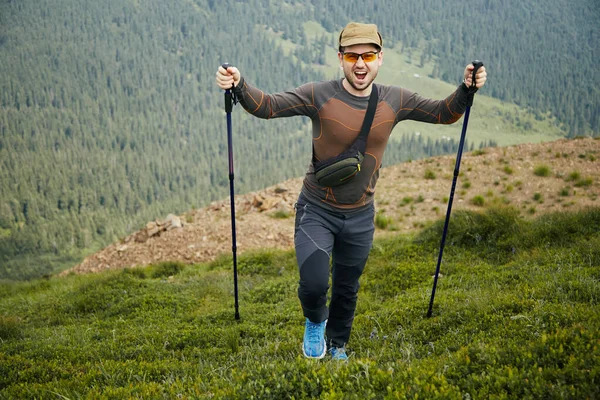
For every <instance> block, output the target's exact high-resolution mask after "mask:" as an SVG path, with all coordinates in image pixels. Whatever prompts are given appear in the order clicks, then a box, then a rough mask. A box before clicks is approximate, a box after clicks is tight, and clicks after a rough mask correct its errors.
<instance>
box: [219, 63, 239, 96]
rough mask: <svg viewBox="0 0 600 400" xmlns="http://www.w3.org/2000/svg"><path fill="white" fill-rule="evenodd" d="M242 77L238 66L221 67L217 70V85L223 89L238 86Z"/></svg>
mask: <svg viewBox="0 0 600 400" xmlns="http://www.w3.org/2000/svg"><path fill="white" fill-rule="evenodd" d="M240 79H241V75H240V71H239V70H238V69H237V68H236V67H229V68H227V69H225V68H223V67H219V69H218V70H217V86H219V87H220V88H221V89H223V90H227V89H231V87H232V86H237V85H238V83H240Z"/></svg>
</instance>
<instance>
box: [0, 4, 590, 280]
mask: <svg viewBox="0 0 600 400" xmlns="http://www.w3.org/2000/svg"><path fill="white" fill-rule="evenodd" d="M432 10H433V11H432ZM350 19H360V20H370V21H372V22H375V23H377V24H378V25H379V27H380V29H381V31H382V33H383V35H384V37H385V45H386V47H387V48H388V49H389V51H388V55H387V56H386V57H387V58H386V60H387V61H386V65H385V68H384V70H383V71H382V76H381V80H382V82H389V83H392V82H393V83H395V84H400V85H406V86H409V87H411V88H412V89H414V90H417V91H421V92H422V93H423V94H428V93H431V95H432V96H437V95H438V94H442V93H443V94H444V95H445V94H446V91H447V90H450V89H451V88H453V87H454V86H455V85H456V83H458V82H459V81H460V79H461V77H460V74H461V72H462V69H463V68H464V65H466V64H467V63H468V62H470V61H471V60H472V59H473V58H481V59H482V60H484V61H485V62H486V65H488V67H489V70H490V79H489V85H488V86H487V88H486V90H485V91H482V92H481V93H480V95H478V96H480V97H478V103H477V106H476V107H478V112H477V118H474V119H473V126H472V127H470V134H472V135H473V136H472V139H473V141H471V142H470V147H471V146H477V145H478V141H480V140H484V141H486V144H490V143H492V144H493V143H497V144H509V143H517V142H524V141H541V140H546V139H548V140H550V139H552V138H555V137H556V135H561V134H562V135H569V136H575V135H588V134H591V135H597V134H598V132H599V130H598V126H599V112H598V86H597V82H600V79H598V78H599V77H598V69H597V63H596V62H595V60H596V59H597V58H598V57H597V54H598V47H597V45H596V43H598V30H597V29H596V25H597V21H598V8H597V7H596V6H595V3H594V2H593V1H589V0H588V1H583V2H577V3H575V4H571V3H568V2H566V1H565V0H553V1H552V2H551V3H544V4H541V3H540V4H537V3H527V4H524V3H519V2H516V3H515V4H512V3H510V2H508V3H502V4H500V3H495V2H489V1H484V0H481V1H478V2H475V3H469V5H468V6H467V5H466V4H464V3H461V2H458V1H456V0H452V1H442V0H428V1H425V2H407V1H402V2H398V1H391V0H386V1H378V2H373V1H371V2H365V1H361V2H358V1H354V0H353V1H340V0H335V1H334V0H327V1H320V2H314V1H310V2H309V1H307V0H303V1H301V0H287V1H283V0H279V1H274V0H249V1H226V2H215V1H212V0H210V1H209V0H190V1H188V0H185V1H179V0H178V1H173V2H168V3H165V2H160V1H156V0H147V1H144V2H141V1H137V0H126V1H122V0H100V1H91V0H82V1H73V0H57V1H53V2H47V1H42V2H40V1H33V0H23V1H2V2H0V26H1V27H2V29H0V71H2V73H0V277H1V276H5V275H4V274H3V273H2V271H3V270H6V269H11V270H15V269H23V270H27V269H29V268H32V267H31V266H32V265H35V268H36V269H35V271H25V273H24V275H27V276H31V275H33V276H40V275H43V274H47V273H52V272H54V271H57V270H61V269H63V268H65V267H66V266H71V265H73V264H74V263H75V262H76V261H78V260H80V259H81V257H82V256H83V255H85V254H89V253H90V252H92V251H94V250H96V249H98V248H100V247H102V246H105V245H106V244H108V243H112V242H114V241H116V240H118V239H119V238H120V237H123V236H124V235H126V234H127V233H130V232H132V231H135V230H137V229H138V228H139V227H140V226H141V225H142V224H143V223H145V222H146V221H148V220H152V219H156V218H162V217H164V216H165V215H166V214H168V213H171V212H172V213H181V212H184V211H186V210H189V209H191V208H193V207H202V206H204V205H206V204H208V203H209V202H210V201H212V200H215V199H221V198H224V197H226V196H227V193H228V177H227V171H228V168H227V144H226V139H225V137H226V134H225V122H224V115H223V110H222V107H223V104H222V102H223V99H222V93H221V92H220V91H219V90H217V89H216V87H215V84H214V73H215V69H216V68H217V66H218V65H220V64H221V63H222V62H224V61H229V62H232V63H235V64H236V65H238V66H239V67H240V68H241V70H242V71H245V73H246V74H247V76H248V78H249V79H250V80H251V81H252V82H254V83H255V84H257V85H258V86H260V87H261V88H263V89H265V90H267V91H276V90H283V89H287V88H290V87H294V86H297V85H299V84H300V83H304V82H306V81H311V80H321V79H325V78H327V77H329V76H332V74H335V73H336V71H337V68H335V62H334V61H332V60H335V57H336V54H335V50H334V47H335V35H336V32H338V31H339V29H340V28H341V27H343V26H344V25H345V24H346V23H347V22H348V20H350ZM499 38H501V40H499ZM328 49H329V50H328ZM573 60H577V62H573ZM420 66H423V68H420ZM415 73H418V74H419V75H420V78H415V76H414V74H415ZM440 80H441V81H444V82H447V83H445V84H444V83H441V81H440ZM582 83H584V84H582ZM413 86H414V87H413ZM486 96H491V97H493V98H494V99H486ZM500 101H503V102H504V103H502V102H500ZM515 104H516V105H515ZM233 123H234V130H235V142H234V143H235V144H234V152H235V160H236V170H237V171H239V172H240V173H238V174H236V189H237V191H238V192H239V193H243V192H248V191H250V190H256V189H259V188H262V187H266V186H269V185H273V184H275V183H277V182H280V181H283V180H285V179H287V178H290V177H296V176H300V175H301V174H302V173H303V172H304V170H305V167H306V163H307V160H309V157H310V138H309V135H308V133H307V132H308V131H309V124H308V122H307V121H300V120H288V121H271V122H270V123H265V122H264V121H256V120H253V119H250V118H248V116H246V115H244V114H243V112H241V110H236V113H235V115H234V121H233ZM400 129H402V131H399V132H398V133H397V134H395V136H396V137H398V140H397V141H396V140H395V141H392V143H390V146H389V148H388V151H387V153H386V165H389V164H394V163H398V162H400V161H403V160H407V159H417V158H422V157H426V156H431V155H433V154H441V153H447V152H451V151H453V150H454V148H455V145H456V143H455V142H452V141H449V140H448V139H447V138H448V137H456V136H457V133H456V132H458V131H459V129H460V128H459V127H458V126H454V127H452V128H448V129H444V128H436V129H431V130H430V129H429V127H428V129H427V130H426V129H425V128H424V127H421V126H414V125H411V124H407V125H405V126H403V127H401V128H400ZM417 132H418V133H419V136H418V137H423V136H427V137H432V138H435V140H433V139H432V142H431V143H426V142H419V140H418V137H417V136H416V134H417ZM561 132H562V133H561ZM440 135H441V136H440ZM492 140H493V142H491V141H492ZM407 149H410V151H409V150H407ZM242 171H243V173H241V172H242ZM265 171H271V172H269V173H265Z"/></svg>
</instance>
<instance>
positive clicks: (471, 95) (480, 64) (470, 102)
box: [467, 60, 483, 107]
mask: <svg viewBox="0 0 600 400" xmlns="http://www.w3.org/2000/svg"><path fill="white" fill-rule="evenodd" d="M471 64H473V67H474V68H473V72H472V75H471V87H470V88H469V97H468V98H467V107H471V106H472V105H473V98H474V97H475V92H477V86H476V84H477V83H476V82H475V81H476V78H475V75H477V70H478V69H479V68H481V67H483V62H481V61H479V60H475V61H472V62H471Z"/></svg>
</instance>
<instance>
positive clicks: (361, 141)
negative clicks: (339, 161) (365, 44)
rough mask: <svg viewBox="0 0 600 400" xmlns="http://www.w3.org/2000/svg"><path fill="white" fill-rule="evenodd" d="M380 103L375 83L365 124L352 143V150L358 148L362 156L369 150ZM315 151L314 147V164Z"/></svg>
mask: <svg viewBox="0 0 600 400" xmlns="http://www.w3.org/2000/svg"><path fill="white" fill-rule="evenodd" d="M378 101H379V94H378V92H377V86H376V85H375V84H374V83H373V85H372V88H371V95H370V96H369V104H368V105H367V112H366V114H365V119H364V120H363V124H362V126H361V128H360V134H359V135H358V137H357V138H356V140H355V141H354V143H352V145H351V146H350V148H352V147H356V148H357V149H358V150H359V151H360V152H361V153H362V154H364V153H365V149H366V148H367V136H368V135H369V131H370V130H371V125H373V119H374V118H375V110H376V109H377V102H378ZM314 154H315V149H314V146H313V162H315V161H316V159H315V156H314Z"/></svg>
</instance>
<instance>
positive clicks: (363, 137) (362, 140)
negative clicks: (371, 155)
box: [355, 84, 379, 154]
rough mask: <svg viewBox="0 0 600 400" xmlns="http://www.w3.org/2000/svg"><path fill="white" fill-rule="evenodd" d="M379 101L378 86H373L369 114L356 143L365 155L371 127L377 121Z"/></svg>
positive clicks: (368, 107)
mask: <svg viewBox="0 0 600 400" xmlns="http://www.w3.org/2000/svg"><path fill="white" fill-rule="evenodd" d="M378 101H379V94H378V93H377V86H376V85H375V84H373V85H372V88H371V96H369V105H368V106H367V113H366V114H365V119H364V120H363V124H362V127H361V128H360V135H358V137H357V138H356V142H355V143H356V144H357V145H358V150H360V152H361V153H363V154H364V153H365V149H366V148H367V136H368V135H369V131H370V130H371V125H373V119H375V110H376V109H377V102H378Z"/></svg>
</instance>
